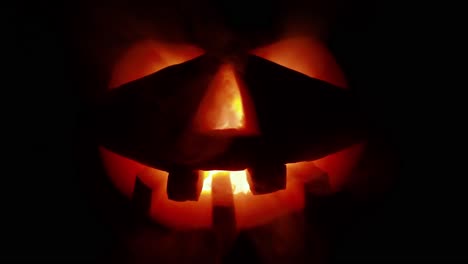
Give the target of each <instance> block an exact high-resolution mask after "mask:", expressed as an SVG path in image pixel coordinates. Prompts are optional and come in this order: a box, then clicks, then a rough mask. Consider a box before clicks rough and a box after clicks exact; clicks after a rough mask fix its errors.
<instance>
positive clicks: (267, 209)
mask: <svg viewBox="0 0 468 264" xmlns="http://www.w3.org/2000/svg"><path fill="white" fill-rule="evenodd" d="M202 54H203V51H202V50H200V49H198V48H195V47H192V46H189V45H174V44H171V45H166V44H164V43H160V42H156V41H145V42H141V43H137V44H135V45H134V46H133V47H132V48H131V49H130V50H129V51H128V52H127V53H126V55H124V56H123V57H122V58H121V60H119V61H118V62H117V63H116V65H115V67H114V70H113V74H112V78H111V81H110V88H115V87H118V86H120V85H122V84H125V83H128V82H130V81H133V80H137V79H139V78H141V77H143V76H146V75H149V74H152V73H153V72H156V71H158V70H161V69H163V68H165V67H168V66H170V65H174V64H179V63H183V62H185V61H188V60H190V59H193V58H196V57H198V56H201V55H202ZM252 54H255V55H257V56H259V57H262V58H264V59H267V60H269V61H272V62H275V63H277V64H279V65H282V66H284V67H287V68H289V69H292V70H295V71H298V72H301V73H302V74H305V75H307V76H309V77H313V78H316V79H320V80H323V81H326V82H328V83H331V84H334V85H336V86H339V87H341V88H343V89H345V87H346V81H345V79H344V77H343V73H342V72H341V71H340V69H339V67H338V66H337V64H336V62H335V61H334V59H333V57H332V56H331V55H330V53H329V52H328V51H327V49H326V48H325V46H324V45H323V44H321V43H320V42H318V41H316V40H314V39H312V38H292V39H285V40H282V41H279V42H277V43H274V44H272V45H270V46H266V47H262V48H258V49H256V50H254V51H252ZM242 93H244V92H243V90H241V94H242ZM241 97H243V98H247V100H246V99H244V100H245V101H246V103H244V108H245V109H244V113H247V114H246V116H250V117H249V118H246V120H255V114H251V113H252V112H253V111H251V109H249V108H252V106H251V102H248V96H245V94H244V95H241ZM208 101H210V100H208ZM211 101H212V100H211ZM205 105H206V104H205ZM213 107H214V108H216V106H213ZM208 109H209V108H208ZM207 111H208V110H201V112H202V113H203V112H207ZM200 116H203V114H201V115H200ZM311 118H313V117H311ZM212 119H213V118H212ZM212 119H211V120H212ZM308 121H309V120H303V122H308ZM198 122H199V123H200V124H203V122H206V121H198ZM255 124H256V120H255V121H253V122H251V123H249V124H248V125H247V126H246V127H247V128H248V129H247V130H246V131H247V132H245V131H244V133H246V134H254V133H257V132H258V127H255ZM161 126H164V124H161ZM200 129H202V130H203V129H206V128H203V126H201V127H200ZM362 149H363V144H356V145H353V146H351V147H348V148H345V149H342V150H340V151H338V152H336V153H334V154H331V155H328V156H327V157H324V158H321V159H318V160H313V161H303V162H298V163H291V164H287V165H286V170H287V181H286V188H285V189H284V190H281V191H277V192H274V193H270V194H264V195H253V194H252V193H251V192H247V193H236V194H235V195H234V204H235V214H236V222H237V226H238V228H241V229H242V228H247V227H251V226H256V225H259V224H262V223H266V222H268V221H271V220H272V219H274V218H275V217H278V216H280V215H282V214H286V213H289V212H291V211H297V210H301V209H302V208H303V207H304V191H303V179H304V178H306V176H307V174H308V173H309V172H310V171H313V168H315V167H318V168H320V169H322V170H323V171H325V172H327V173H328V175H329V181H330V186H331V189H332V190H333V191H336V190H339V189H340V187H341V186H342V185H343V184H344V183H345V182H346V176H347V175H348V174H349V172H350V170H352V168H353V166H354V165H355V164H356V161H357V159H358V158H359V156H360V153H361V151H362ZM100 152H101V155H102V159H103V162H104V165H105V167H106V169H107V173H108V175H109V177H110V179H111V180H112V182H113V183H114V185H115V186H116V188H117V189H118V190H119V191H120V192H122V193H123V194H125V195H126V196H128V197H131V196H132V192H133V189H134V187H135V182H136V177H137V176H138V177H139V179H140V180H141V181H142V182H143V183H144V184H145V185H146V186H148V187H149V188H151V190H152V199H151V207H150V208H151V209H150V216H151V218H152V219H154V220H155V221H157V222H159V223H161V224H163V225H166V226H169V227H172V228H179V229H191V228H204V227H209V226H210V225H211V221H212V220H211V218H212V215H211V214H212V211H211V207H212V201H211V193H210V192H209V191H206V189H205V191H202V193H201V195H200V198H199V200H198V201H187V202H176V201H171V200H169V199H168V197H167V194H166V186H167V178H168V177H167V172H164V171H162V170H158V169H155V168H150V167H148V166H146V165H143V164H141V163H138V162H136V161H134V160H131V159H129V158H126V157H124V156H121V155H119V154H117V153H114V152H112V151H110V150H109V149H106V148H105V147H103V146H101V147H100ZM201 173H202V174H203V176H204V177H207V176H208V173H206V172H201ZM220 173H223V172H220ZM240 173H242V172H240ZM309 174H310V173H309ZM232 175H233V174H232V173H231V182H233V179H236V178H233V176H232ZM214 176H215V175H214ZM214 176H212V177H214ZM187 219H190V221H187Z"/></svg>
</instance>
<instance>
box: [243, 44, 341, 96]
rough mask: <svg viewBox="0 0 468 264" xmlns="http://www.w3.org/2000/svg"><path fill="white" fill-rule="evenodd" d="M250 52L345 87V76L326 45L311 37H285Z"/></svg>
mask: <svg viewBox="0 0 468 264" xmlns="http://www.w3.org/2000/svg"><path fill="white" fill-rule="evenodd" d="M250 53H251V54H253V55H256V56H259V57H261V58H264V59H266V60H269V61H271V62H274V63H276V64H279V65H281V66H284V67H287V68H289V69H292V70H295V71H298V72H300V73H302V74H305V75H307V76H309V77H312V78H316V79H320V80H322V81H325V82H328V83H330V84H333V85H335V86H338V87H341V88H346V87H347V84H346V79H345V76H344V74H343V72H342V71H341V70H340V67H339V66H338V64H337V63H336V62H335V59H334V58H333V56H332V55H331V53H330V52H329V51H328V49H327V47H326V46H325V45H324V44H322V43H321V42H320V41H316V40H314V39H313V38H310V37H291V38H285V39H282V40H280V41H278V42H275V43H272V44H270V45H267V46H263V47H259V48H256V49H254V50H252V51H251V52H250Z"/></svg>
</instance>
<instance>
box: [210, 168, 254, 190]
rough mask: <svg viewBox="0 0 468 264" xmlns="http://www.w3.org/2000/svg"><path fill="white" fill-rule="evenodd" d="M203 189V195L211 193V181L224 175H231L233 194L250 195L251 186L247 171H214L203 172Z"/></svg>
mask: <svg viewBox="0 0 468 264" xmlns="http://www.w3.org/2000/svg"><path fill="white" fill-rule="evenodd" d="M202 173H203V177H204V180H203V188H202V193H211V181H212V180H213V177H216V176H218V175H222V174H229V178H230V180H231V187H232V193H233V194H240V193H243V194H248V193H250V185H249V182H248V181H247V170H243V171H222V170H212V171H203V172H202Z"/></svg>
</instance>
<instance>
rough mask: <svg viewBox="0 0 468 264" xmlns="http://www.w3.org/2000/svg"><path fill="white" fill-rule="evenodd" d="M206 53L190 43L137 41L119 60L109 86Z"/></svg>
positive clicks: (121, 83)
mask: <svg viewBox="0 0 468 264" xmlns="http://www.w3.org/2000/svg"><path fill="white" fill-rule="evenodd" d="M204 53H205V52H204V51H203V50H202V49H200V48H198V47H196V46H193V45H188V44H178V43H165V42H161V41H154V40H147V41H144V42H139V43H136V44H134V45H133V46H132V47H130V49H128V50H127V51H126V52H125V54H123V55H122V56H121V57H120V58H119V59H118V60H117V61H118V62H117V63H116V64H115V66H114V68H113V70H112V76H111V77H110V80H109V88H111V89H112V88H116V87H119V86H121V85H123V84H125V83H128V82H131V81H134V80H137V79H140V78H142V77H144V76H147V75H150V74H152V73H155V72H157V71H159V70H162V69H164V68H166V67H169V66H172V65H175V64H180V63H184V62H186V61H189V60H191V59H193V58H196V57H198V56H201V55H203V54H204Z"/></svg>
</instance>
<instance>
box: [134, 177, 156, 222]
mask: <svg viewBox="0 0 468 264" xmlns="http://www.w3.org/2000/svg"><path fill="white" fill-rule="evenodd" d="M152 193H153V191H152V190H151V188H150V187H149V186H147V185H146V184H145V183H143V181H142V180H141V179H140V177H139V176H138V175H137V176H136V180H135V187H133V193H132V205H133V209H134V211H135V214H136V215H138V216H146V215H147V214H148V212H149V210H150V208H151V196H152Z"/></svg>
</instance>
